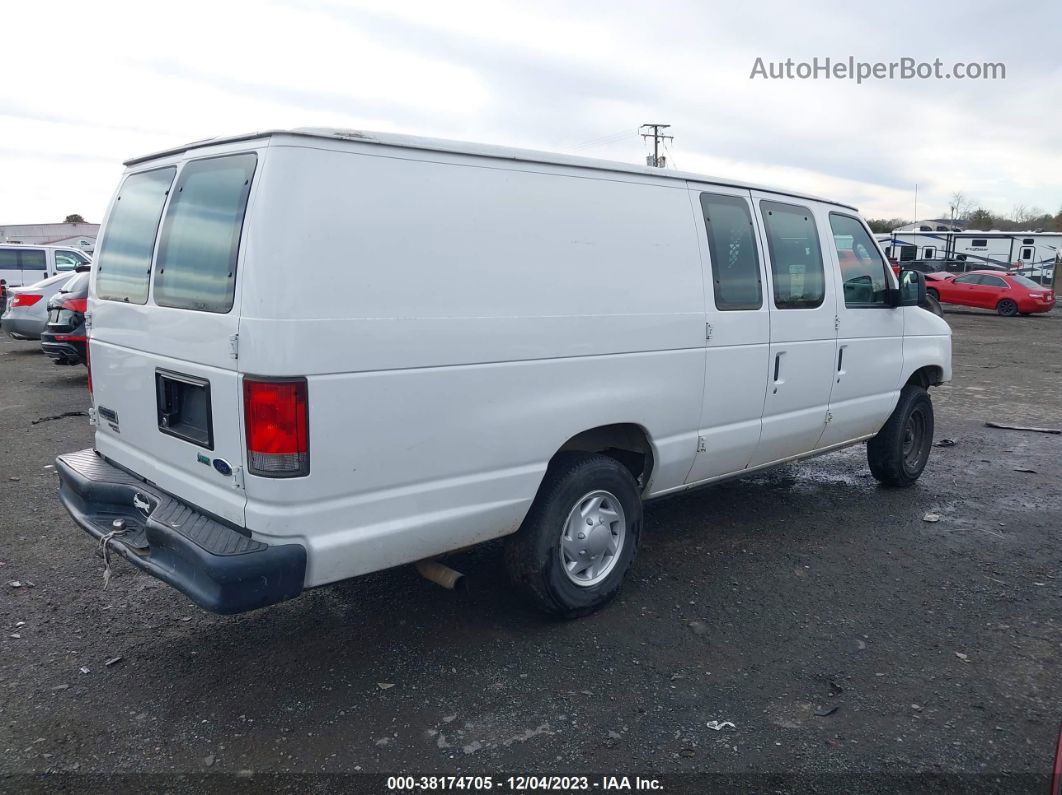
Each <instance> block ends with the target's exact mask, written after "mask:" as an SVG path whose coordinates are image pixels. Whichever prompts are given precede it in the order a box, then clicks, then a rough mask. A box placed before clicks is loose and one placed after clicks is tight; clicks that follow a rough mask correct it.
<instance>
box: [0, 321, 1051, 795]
mask: <svg viewBox="0 0 1062 795" xmlns="http://www.w3.org/2000/svg"><path fill="white" fill-rule="evenodd" d="M947 319H948V320H949V322H951V324H952V326H953V328H954V332H955V380H954V382H953V383H952V384H951V385H949V386H946V387H943V388H939V389H936V390H934V391H933V398H934V401H935V404H936V407H937V438H938V440H939V439H943V438H947V439H951V440H954V442H955V444H954V446H950V447H941V448H936V449H934V451H933V456H932V458H931V460H930V463H929V467H928V469H927V470H926V472H925V474H924V476H923V477H922V479H921V481H920V482H919V484H918V485H917V486H915V487H914V488H912V489H909V490H901V491H889V490H884V489H882V488H880V487H879V486H878V485H877V484H876V482H875V481H874V480H873V479H871V478H870V477H869V474H868V472H867V469H866V463H865V458H864V456H865V452H864V448H863V447H861V446H860V447H856V448H853V449H849V450H847V451H844V452H841V453H837V454H833V455H829V456H826V457H823V458H821V459H817V460H815V461H811V462H807V463H804V464H800V465H794V466H789V467H786V468H784V469H781V470H778V471H775V472H772V473H769V474H764V475H759V476H754V477H750V478H747V479H745V480H741V481H734V482H731V483H728V484H723V485H719V486H716V487H712V488H708V489H705V490H701V491H699V492H696V493H693V494H688V495H685V496H681V497H675V498H671V499H667V500H664V501H660V502H656V503H653V504H651V505H649V506H648V507H647V510H646V525H647V526H646V531H645V535H644V543H643V545H642V548H641V552H640V554H639V557H638V560H637V561H636V562H635V566H634V569H633V571H632V575H633V576H632V577H631V578H630V579H629V581H628V584H627V587H626V588H625V590H624V592H623V593H622V595H621V597H620V599H619V600H618V601H617V602H616V603H615V604H613V605H612V606H611V607H609V608H608V609H606V610H605V611H603V612H601V613H599V614H597V615H595V616H592V617H590V618H586V619H583V620H580V621H575V622H568V623H555V622H551V621H548V620H544V619H543V618H541V617H540V616H539V615H537V614H536V613H534V612H532V611H531V610H529V609H527V608H526V607H525V606H524V605H523V604H522V603H521V602H519V601H518V600H517V599H515V598H514V597H513V595H512V594H511V593H510V590H509V588H508V587H507V586H506V583H505V579H504V575H503V571H502V565H501V557H500V550H499V548H498V546H496V545H494V546H488V547H486V548H482V549H480V550H477V551H475V552H472V553H468V554H464V555H462V556H459V557H458V558H456V559H455V560H456V562H455V563H454V565H455V567H457V568H459V569H461V570H462V571H464V572H465V573H466V574H467V575H468V579H469V582H470V589H469V592H468V593H466V594H453V593H450V592H447V591H443V590H442V589H440V588H438V587H437V586H434V585H432V584H430V583H428V582H426V581H424V580H422V579H420V578H418V577H417V576H416V574H415V573H413V572H412V571H410V570H408V569H400V570H393V571H387V572H383V573H380V574H377V575H373V576H369V577H365V578H362V579H360V580H356V581H352V582H348V583H344V584H341V585H337V586H334V587H327V588H322V589H318V590H316V591H313V592H310V593H307V594H305V595H304V596H303V597H301V598H300V599H297V600H295V601H293V602H290V603H287V604H282V605H278V606H275V607H272V608H268V609H265V610H259V611H257V612H254V613H250V614H246V615H242V616H236V617H221V616H215V615H211V614H208V613H205V612H203V611H201V610H199V609H198V608H196V607H195V606H193V605H192V604H191V603H189V602H188V601H187V600H186V599H185V598H184V597H183V596H181V595H180V594H178V593H177V592H175V591H173V590H171V589H169V588H168V587H166V586H164V585H162V584H161V583H159V582H157V581H156V580H154V579H152V578H151V577H149V576H146V575H142V574H138V573H137V572H136V571H135V570H134V569H132V568H131V567H129V566H128V565H127V564H125V563H124V562H119V563H117V564H116V570H115V576H114V578H113V579H112V581H111V584H110V587H109V589H107V590H103V580H102V563H101V561H100V560H99V559H98V558H97V557H96V556H95V555H94V554H93V544H92V542H91V541H90V539H89V538H88V536H86V535H85V534H84V533H82V532H81V531H80V530H78V529H76V528H75V527H74V525H73V523H72V522H71V521H70V520H69V519H68V518H67V516H66V514H65V512H64V511H63V509H62V508H61V506H60V505H59V502H58V500H57V498H56V482H55V476H54V473H53V471H52V470H51V469H49V468H48V465H49V464H51V462H52V460H53V458H54V456H55V455H56V454H58V453H61V452H65V451H71V450H77V449H80V448H83V447H87V446H90V445H91V442H92V432H91V428H90V427H89V425H88V423H87V420H86V419H85V417H77V416H75V417H67V418H62V419H53V420H48V421H44V422H40V423H37V424H33V421H34V420H37V419H38V418H41V417H46V416H49V415H59V414H61V413H63V412H70V411H79V410H84V409H86V408H87V397H86V391H85V373H84V370H83V369H82V368H71V367H56V366H53V365H52V364H51V363H50V362H49V361H48V360H46V359H45V358H44V357H43V356H42V355H41V354H40V353H39V352H38V350H37V347H36V345H35V344H32V343H16V342H12V341H10V340H8V339H6V338H4V340H3V341H2V342H0V448H2V451H3V452H2V455H0V625H2V626H0V630H2V635H0V749H2V754H0V776H10V775H12V774H20V773H40V772H47V771H56V772H64V771H65V772H70V771H75V772H76V773H78V774H94V773H137V772H154V773H173V772H180V773H192V774H194V773H204V772H210V773H215V772H225V773H236V772H241V771H242V773H241V775H243V776H248V775H252V773H253V775H255V776H260V775H262V774H265V773H268V772H285V771H291V772H308V773H323V772H324V773H327V772H336V773H339V772H353V771H362V772H388V773H394V772H404V773H427V772H445V771H461V772H484V773H493V774H494V775H495V776H498V777H501V776H503V775H505V776H507V775H511V774H520V773H528V772H539V773H544V772H552V773H570V772H577V771H580V772H590V771H594V772H603V773H610V772H616V773H627V774H632V773H634V772H639V771H641V772H645V771H649V770H652V771H656V772H664V773H666V772H690V771H713V772H720V771H721V772H726V773H729V774H735V775H736V774H743V773H747V772H774V773H777V772H782V771H797V772H802V773H808V774H815V775H822V774H840V776H839V779H840V780H842V781H843V780H847V778H848V777H852V776H856V777H858V776H863V777H864V779H865V780H867V781H870V782H873V781H879V779H877V778H876V777H877V776H879V775H881V774H883V773H891V774H897V773H901V774H902V773H927V774H931V775H940V774H952V773H964V774H981V777H980V778H977V779H971V781H977V782H979V783H980V784H982V785H984V786H987V787H998V788H1000V789H1011V790H1013V789H1027V788H1029V787H1033V786H1035V787H1037V789H1038V791H1041V792H1043V791H1046V780H1047V779H1046V777H1047V776H1048V775H1049V774H1050V765H1051V761H1052V757H1053V752H1054V743H1055V741H1056V738H1057V732H1058V726H1059V719H1060V718H1062V530H1060V523H1059V509H1060V507H1062V493H1060V492H1062V490H1060V482H1062V481H1060V477H1059V473H1058V463H1059V461H1060V460H1062V437H1060V436H1050V435H1044V434H1038V433H1021V432H1014V431H1005V430H994V429H990V428H986V427H985V426H984V422H985V420H990V419H994V420H999V421H1004V422H1015V423H1019V424H1033V425H1042V426H1053V427H1059V426H1060V425H1062V318H1060V317H1059V316H1058V313H1055V316H1047V317H1032V318H1015V319H1004V318H999V317H996V316H994V315H989V314H987V313H979V312H975V311H970V312H949V313H948V314H947ZM1024 470H1035V471H1034V472H1030V471H1024ZM929 512H935V513H938V514H940V516H941V517H942V518H941V519H940V521H939V522H936V523H928V522H926V521H923V516H924V515H925V514H926V513H929ZM14 582H18V583H20V584H21V587H15V586H14V584H13V583H14ZM114 658H120V659H119V660H118V661H117V662H113V663H112V664H110V665H108V661H110V660H113V659H114ZM826 713H828V714H826ZM714 720H719V721H731V722H732V723H733V724H734V727H733V728H730V727H725V728H723V729H722V730H719V731H715V730H712V729H710V728H708V727H707V726H706V724H707V723H708V722H710V721H714ZM985 774H987V775H985ZM1023 776H1025V777H1023ZM1029 776H1032V777H1029ZM84 780H88V779H83V781H84ZM259 780H260V779H259ZM822 780H826V781H828V780H829V779H822ZM3 781H4V779H3V778H0V787H3V786H4V785H3V783H2V782H3ZM15 781H16V779H7V782H8V785H11V784H12V783H13V782H15ZM870 788H874V786H873V785H870Z"/></svg>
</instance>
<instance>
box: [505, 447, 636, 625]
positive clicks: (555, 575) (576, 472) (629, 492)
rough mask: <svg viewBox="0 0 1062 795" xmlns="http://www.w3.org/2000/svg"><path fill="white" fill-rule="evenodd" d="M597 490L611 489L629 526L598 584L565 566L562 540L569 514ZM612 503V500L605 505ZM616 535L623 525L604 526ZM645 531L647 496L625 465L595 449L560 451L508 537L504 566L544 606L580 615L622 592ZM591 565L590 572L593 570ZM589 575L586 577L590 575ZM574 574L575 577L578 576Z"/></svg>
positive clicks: (549, 610)
mask: <svg viewBox="0 0 1062 795" xmlns="http://www.w3.org/2000/svg"><path fill="white" fill-rule="evenodd" d="M595 491H602V492H606V493H607V494H608V495H609V497H611V498H614V499H615V500H616V501H617V502H618V503H619V506H620V507H621V508H622V514H623V522H624V529H623V533H622V543H621V544H620V546H619V549H618V551H617V552H616V553H615V554H614V555H611V556H609V558H608V559H609V560H611V559H613V558H614V559H615V560H614V562H613V563H611V564H606V565H607V566H608V568H607V573H604V572H602V574H603V578H602V579H601V580H600V581H599V582H595V583H592V584H586V585H579V584H576V582H574V581H573V579H572V577H571V576H569V574H568V573H567V571H566V570H565V566H564V563H563V557H564V555H563V553H562V549H561V540H562V537H563V536H564V535H565V529H566V526H567V524H568V520H569V518H570V517H571V516H572V514H573V513H574V512H575V511H576V510H577V508H578V507H579V505H580V503H582V502H583V500H584V499H585V498H586V497H588V496H589V495H591V494H592V493H593V492H595ZM602 504H603V505H605V506H608V505H609V500H608V498H605V502H604V503H602ZM594 527H595V529H596V530H598V535H597V536H596V537H595V536H593V535H591V539H588V540H587V544H591V543H592V540H593V539H595V538H596V540H597V541H600V540H601V538H606V539H607V538H610V537H612V538H615V537H616V536H617V535H618V534H619V533H618V524H617V525H616V526H615V527H605V528H604V531H605V532H607V531H611V535H610V536H603V535H602V532H603V530H601V529H598V525H595V526H594ZM641 529H642V500H641V496H640V495H639V493H638V486H637V484H636V483H635V482H634V478H633V477H632V476H631V473H630V471H629V470H628V469H627V468H626V467H625V466H623V464H621V463H619V462H618V461H616V460H615V459H614V458H609V457H608V456H603V455H596V454H591V453H561V454H559V455H557V456H556V457H555V458H554V459H553V461H552V462H551V463H550V465H549V469H548V470H547V471H546V476H545V478H544V479H543V480H542V485H541V486H540V487H539V490H538V495H537V496H536V497H535V501H534V502H533V503H532V504H531V509H530V510H529V511H528V514H527V516H526V517H525V519H524V522H523V524H522V525H520V529H519V530H518V531H517V532H516V533H515V534H514V535H512V536H510V537H509V540H508V542H507V543H506V547H505V565H506V568H507V569H508V571H509V577H510V578H511V579H512V581H513V584H514V585H516V586H517V588H519V589H520V590H521V591H523V593H524V594H525V595H526V596H527V597H529V598H530V599H531V601H532V602H533V603H534V604H535V605H536V606H537V607H538V608H539V609H541V610H543V611H545V612H546V613H549V614H550V615H553V616H558V617H561V618H576V617H578V616H584V615H587V614H588V613H592V612H593V611H595V610H597V609H599V608H601V607H603V606H604V605H606V604H608V603H609V602H610V601H612V599H613V598H615V596H616V594H617V593H619V590H620V586H621V585H622V584H623V578H624V576H625V575H626V573H627V569H629V568H630V565H631V562H632V561H633V560H634V555H635V552H636V551H637V548H638V537H639V535H640V534H641ZM592 573H593V572H592V569H591V571H590V572H589V574H592ZM589 574H588V575H587V576H588V577H589ZM573 576H574V575H573Z"/></svg>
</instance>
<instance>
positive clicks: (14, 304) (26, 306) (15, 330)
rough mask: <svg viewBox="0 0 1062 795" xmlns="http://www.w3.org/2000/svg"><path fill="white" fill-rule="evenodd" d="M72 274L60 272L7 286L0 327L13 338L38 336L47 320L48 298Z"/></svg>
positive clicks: (35, 338) (36, 337)
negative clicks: (25, 283)
mask: <svg viewBox="0 0 1062 795" xmlns="http://www.w3.org/2000/svg"><path fill="white" fill-rule="evenodd" d="M74 276H75V274H73V273H60V274H58V275H56V276H50V277H48V278H47V279H44V280H42V281H39V282H37V283H36V284H32V285H30V286H29V287H14V288H12V289H11V290H9V291H8V301H7V309H5V310H4V314H3V316H2V317H0V327H2V328H3V330H4V331H6V332H7V333H8V334H9V335H10V336H11V337H12V338H13V339H16V340H39V339H40V338H41V332H42V331H44V327H45V326H46V325H47V324H48V301H49V300H50V299H51V297H52V296H53V295H55V294H56V293H58V292H59V291H60V290H61V289H62V288H63V286H64V285H66V283H67V282H69V281H70V280H71V279H73V278H74Z"/></svg>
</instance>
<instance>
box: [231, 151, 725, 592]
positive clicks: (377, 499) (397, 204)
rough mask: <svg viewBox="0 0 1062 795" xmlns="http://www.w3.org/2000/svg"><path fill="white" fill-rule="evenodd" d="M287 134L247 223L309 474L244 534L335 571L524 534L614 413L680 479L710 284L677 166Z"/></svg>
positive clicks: (249, 352) (289, 485) (247, 320)
mask: <svg viewBox="0 0 1062 795" xmlns="http://www.w3.org/2000/svg"><path fill="white" fill-rule="evenodd" d="M617 177H618V175H616V174H609V173H606V172H600V173H597V172H590V171H587V170H580V169H575V168H566V167H562V166H541V167H538V166H533V165H529V164H526V163H509V162H506V161H503V160H498V159H490V158H482V157H474V156H467V155H457V154H442V153H434V152H430V153H425V152H414V151H412V150H403V149H397V148H387V149H383V148H381V147H373V146H371V145H366V144H336V145H334V146H329V145H327V144H315V146H313V147H309V146H305V145H302V146H299V145H285V142H284V139H274V141H273V143H272V145H271V146H270V149H269V164H268V168H267V169H266V170H265V171H264V172H263V183H262V184H261V185H260V186H259V191H258V200H257V202H256V205H255V208H254V215H253V217H252V218H251V219H249V224H248V227H247V229H246V230H245V234H246V235H248V238H247V240H246V241H245V245H246V252H245V253H246V257H245V260H244V262H245V265H244V271H243V274H242V276H241V279H242V285H241V291H242V317H241V320H240V361H239V367H240V370H241V371H242V372H244V373H252V374H259V375H274V376H284V375H304V376H307V378H308V386H309V395H310V403H309V405H310V460H311V464H310V467H311V469H310V475H309V476H308V477H305V478H296V479H291V480H269V479H261V478H257V477H253V476H248V478H247V484H246V490H247V497H248V504H247V512H246V513H247V517H246V518H247V526H248V527H250V528H251V529H252V530H254V531H255V532H256V533H257V534H259V535H262V536H265V537H272V538H270V540H273V539H275V540H277V541H282V540H288V539H294V540H298V541H300V542H301V543H304V544H306V545H307V546H308V547H309V548H310V549H311V550H312V554H311V555H310V567H309V571H308V573H307V584H308V585H315V584H320V583H324V582H329V581H333V580H337V579H341V578H344V577H349V576H353V575H356V574H361V573H364V572H368V571H372V570H376V569H380V568H384V567H387V566H391V565H397V564H400V563H404V562H408V561H411V560H416V559H419V558H423V557H427V556H430V555H435V554H439V553H441V552H444V551H448V550H451V549H455V548H459V547H462V546H466V545H469V544H472V543H476V542H479V541H484V540H487V539H489V538H494V537H497V536H501V535H506V534H508V533H511V532H514V531H515V530H516V529H517V527H518V526H519V524H520V522H521V521H522V519H523V517H524V514H525V513H526V511H527V509H528V507H529V506H530V503H531V501H532V499H533V497H534V495H535V492H536V490H537V488H538V485H539V483H540V481H541V478H542V475H543V474H544V472H545V469H546V465H547V463H548V461H549V459H550V458H551V457H552V456H553V454H554V453H555V452H556V451H557V449H558V448H559V447H560V446H561V445H562V444H563V443H564V442H565V441H566V440H567V439H568V438H570V437H571V436H573V435H575V434H576V433H579V432H580V431H583V430H586V429H588V428H592V427H596V426H599V425H605V424H611V423H619V422H626V423H636V424H639V425H641V426H643V427H644V428H645V429H646V430H647V431H648V432H649V434H650V436H651V438H652V441H653V444H654V448H655V449H654V453H655V457H656V461H657V467H656V470H655V472H654V477H653V482H652V484H651V487H650V490H651V491H653V492H656V491H662V490H666V489H667V488H670V487H672V486H676V485H679V484H681V483H682V482H683V480H684V478H685V475H686V472H687V471H688V469H689V466H690V464H691V462H692V459H693V455H694V453H695V449H696V433H697V432H696V428H697V424H698V421H699V414H700V407H701V392H702V389H703V379H704V366H705V356H704V345H705V340H704V322H705V312H704V302H703V279H702V271H701V264H700V259H699V253H698V245H697V237H696V228H695V225H694V221H693V216H692V211H691V207H690V203H689V200H688V198H687V195H686V187H685V184H684V183H682V182H681V181H678V180H663V179H656V178H653V177H650V176H644V177H643V176H640V175H622V177H623V178H617Z"/></svg>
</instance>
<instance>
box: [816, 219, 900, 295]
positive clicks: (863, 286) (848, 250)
mask: <svg viewBox="0 0 1062 795" xmlns="http://www.w3.org/2000/svg"><path fill="white" fill-rule="evenodd" d="M830 229H832V230H833V244H834V246H835V247H836V249H837V261H838V264H839V265H840V266H841V281H842V282H843V284H844V305H845V306H847V307H875V306H886V300H887V299H886V293H887V288H888V286H889V282H888V277H887V276H886V275H885V267H886V266H885V260H884V259H883V258H882V256H881V254H880V253H879V252H878V247H877V245H875V243H874V241H873V240H872V239H871V237H870V234H869V233H868V232H867V230H866V229H865V228H864V227H863V224H861V223H860V222H859V220H858V219H856V218H853V217H852V216H850V215H841V214H840V213H830Z"/></svg>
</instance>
